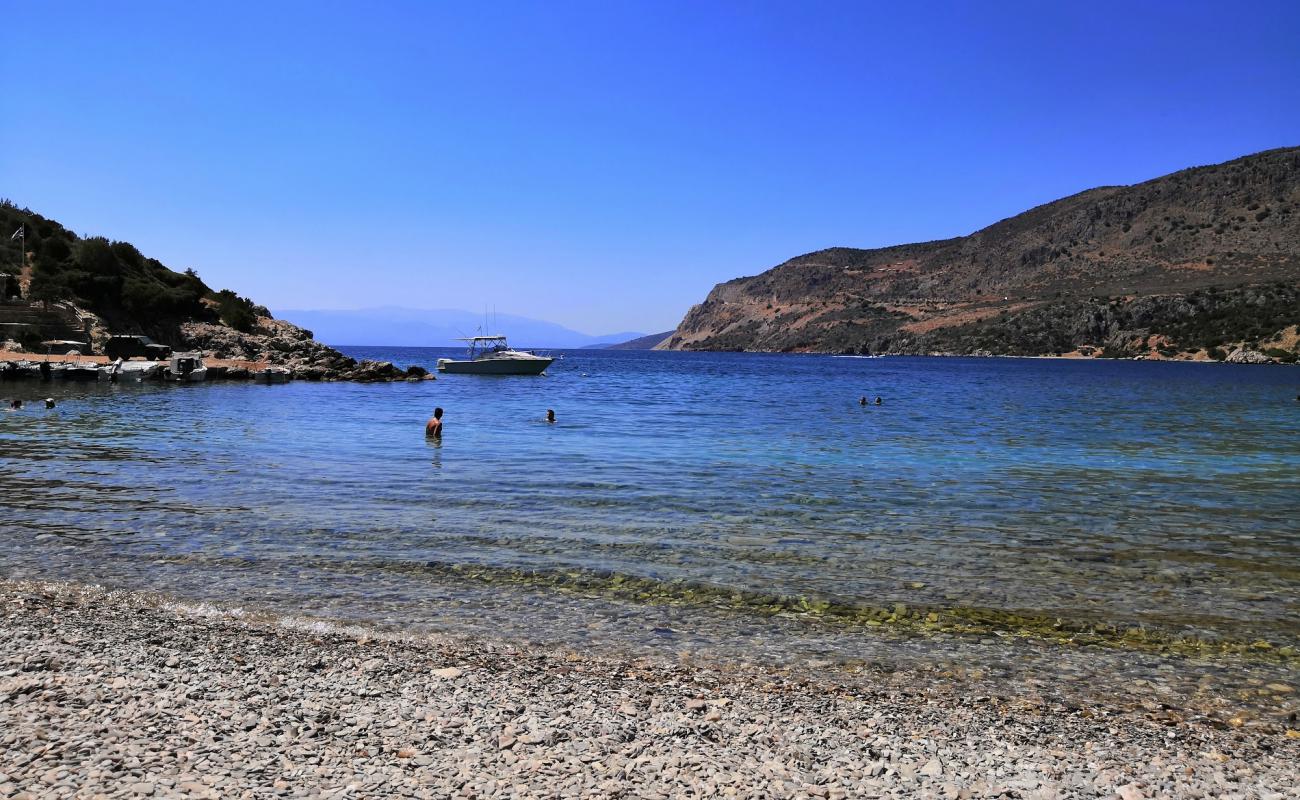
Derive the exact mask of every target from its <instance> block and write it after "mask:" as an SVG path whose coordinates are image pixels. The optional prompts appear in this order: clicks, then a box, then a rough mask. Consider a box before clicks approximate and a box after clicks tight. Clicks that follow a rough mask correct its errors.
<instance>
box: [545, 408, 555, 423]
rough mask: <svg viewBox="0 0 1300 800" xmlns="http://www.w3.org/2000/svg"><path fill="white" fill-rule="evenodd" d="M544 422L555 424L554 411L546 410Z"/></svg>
mask: <svg viewBox="0 0 1300 800" xmlns="http://www.w3.org/2000/svg"><path fill="white" fill-rule="evenodd" d="M546 421H547V422H555V409H553V408H548V409H546Z"/></svg>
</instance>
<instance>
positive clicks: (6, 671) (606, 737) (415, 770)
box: [0, 581, 1300, 800]
mask: <svg viewBox="0 0 1300 800" xmlns="http://www.w3.org/2000/svg"><path fill="white" fill-rule="evenodd" d="M97 592H98V593H97ZM33 653H37V654H40V658H41V661H42V663H45V664H49V663H55V662H57V663H58V664H59V669H58V670H57V671H51V670H48V669H45V670H40V671H35V670H25V669H24V668H23V667H24V665H26V664H27V663H29V661H30V660H31V658H32V656H31V654H33ZM177 653H180V654H183V659H182V656H178V655H177ZM182 660H183V662H184V665H185V667H184V669H183V670H180V671H178V670H177V669H176V667H178V666H180V664H181V662H182ZM447 664H457V665H459V666H446V665H447ZM1278 687H1287V684H1282V683H1277V684H1270V685H1268V686H1263V687H1261V688H1265V689H1267V690H1269V691H1271V692H1275V693H1279V692H1281V691H1282V689H1280V688H1278ZM722 693H725V694H726V695H727V697H726V698H724V699H707V700H706V699H703V698H714V697H717V696H718V695H719V694H722ZM1154 708H1155V710H1156V711H1159V706H1158V704H1156V705H1154ZM724 709H725V713H724V711H723V710H724ZM1077 711H1078V710H1075V711H1067V710H1065V709H1055V710H1054V709H1053V706H1052V704H1051V703H1042V704H1038V705H1035V706H1028V705H1023V706H1022V705H1014V706H1013V705H1011V704H1007V703H1004V702H1002V701H1001V700H999V699H997V698H994V697H990V696H988V695H982V696H979V697H974V696H972V697H965V696H962V695H960V694H959V693H956V692H954V691H952V690H951V689H950V688H949V687H948V686H947V685H946V684H945V683H944V682H943V681H934V682H933V683H921V682H918V683H917V684H916V685H915V686H911V687H907V688H906V691H900V690H898V688H897V687H894V688H886V689H882V690H880V691H870V690H866V689H853V690H851V691H845V689H844V687H843V686H839V685H835V684H832V683H826V684H821V683H818V682H817V681H816V680H806V679H801V680H793V679H789V678H788V677H787V676H782V675H780V674H774V673H770V672H763V671H762V670H758V669H757V668H755V669H754V670H752V671H747V670H746V669H736V670H727V669H723V668H722V667H717V666H711V667H710V666H698V665H686V664H680V663H675V662H667V663H649V662H645V661H636V662H623V661H619V660H616V659H602V658H599V657H595V656H581V655H575V654H557V653H551V652H547V651H545V650H535V651H534V650H530V649H528V648H526V647H523V646H521V645H511V646H509V647H506V646H503V645H501V644H500V643H495V642H485V641H475V640H457V641H455V642H443V641H431V640H422V641H413V640H406V639H401V638H395V637H386V636H384V635H380V634H378V633H374V632H370V633H365V634H360V633H356V632H354V633H352V634H350V635H343V634H328V633H325V634H322V633H320V632H312V633H305V632H300V631H297V630H291V629H288V628H282V627H276V626H274V625H273V624H270V623H257V622H254V621H250V620H247V619H244V620H240V619H235V618H232V617H226V616H221V615H212V614H209V615H205V616H197V615H195V616H187V615H184V614H182V613H179V612H176V611H169V610H166V609H163V608H159V607H157V606H156V605H153V604H151V602H150V601H149V600H148V599H147V598H143V597H138V596H135V595H131V594H128V593H107V592H104V590H94V591H92V590H87V589H86V588H84V587H70V586H63V585H56V584H21V585H18V584H12V583H5V582H3V581H0V768H2V769H3V772H0V797H3V798H7V799H8V800H12V798H19V797H46V796H49V797H96V796H103V797H108V798H114V797H130V796H137V797H203V798H227V797H230V798H239V797H264V796H271V795H278V796H291V797H318V796H319V797H373V796H393V797H434V798H444V797H466V798H469V797H473V798H479V799H482V800H486V798H491V797H521V798H524V797H556V798H586V797H610V796H622V797H637V798H642V797H644V798H678V797H738V798H740V797H744V798H750V797H755V798H762V797H813V798H827V799H828V800H831V799H833V800H848V798H858V797H948V798H959V799H961V798H976V797H994V796H1009V797H1021V798H1026V799H1028V798H1051V797H1110V798H1114V797H1118V798H1120V800H1138V798H1147V797H1161V798H1163V797H1189V798H1190V797H1201V798H1228V797H1239V798H1261V800H1264V799H1265V798H1268V799H1269V800H1271V799H1272V798H1279V800H1280V799H1281V798H1287V800H1290V798H1292V797H1294V796H1295V794H1294V788H1295V786H1296V767H1295V764H1296V763H1300V740H1298V739H1297V738H1291V736H1290V735H1289V733H1295V731H1294V730H1292V731H1290V732H1289V733H1288V732H1281V733H1268V732H1264V731H1262V730H1261V729H1260V728H1259V726H1257V725H1256V724H1255V723H1254V721H1253V720H1246V719H1241V720H1239V726H1238V727H1231V726H1229V727H1224V728H1219V727H1214V726H1212V725H1210V724H1208V723H1207V722H1204V721H1200V722H1198V721H1196V720H1195V719H1182V718H1176V719H1175V718H1168V717H1167V716H1166V717H1161V716H1159V715H1158V714H1154V713H1153V715H1152V716H1150V717H1148V716H1147V714H1148V711H1147V710H1137V711H1134V712H1132V713H1125V712H1107V713H1105V714H1098V715H1096V716H1095V717H1093V716H1092V715H1090V714H1085V713H1077ZM1085 711H1086V710H1085Z"/></svg>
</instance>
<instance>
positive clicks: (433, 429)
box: [424, 406, 442, 439]
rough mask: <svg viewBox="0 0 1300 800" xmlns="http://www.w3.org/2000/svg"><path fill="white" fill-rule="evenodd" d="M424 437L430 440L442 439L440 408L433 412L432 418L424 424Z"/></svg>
mask: <svg viewBox="0 0 1300 800" xmlns="http://www.w3.org/2000/svg"><path fill="white" fill-rule="evenodd" d="M424 435H425V436H427V437H429V438H430V439H441V438H442V407H441V406H439V407H438V408H435V409H434V410H433V417H432V418H431V419H430V420H429V421H428V422H426V423H425V424H424Z"/></svg>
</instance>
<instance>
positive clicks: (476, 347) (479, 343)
mask: <svg viewBox="0 0 1300 800" xmlns="http://www.w3.org/2000/svg"><path fill="white" fill-rule="evenodd" d="M457 341H461V342H466V343H468V344H469V357H470V358H475V357H478V356H484V355H488V354H489V353H503V352H505V351H506V350H509V349H510V346H509V345H507V344H506V337H504V336H467V337H465V338H464V339H458V340H457Z"/></svg>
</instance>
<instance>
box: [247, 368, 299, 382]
mask: <svg viewBox="0 0 1300 800" xmlns="http://www.w3.org/2000/svg"><path fill="white" fill-rule="evenodd" d="M292 377H293V373H292V372H290V371H289V370H288V369H287V368H285V367H267V368H266V369H259V370H258V371H256V372H254V373H253V381H254V382H256V383H288V382H289V379H290V378H292Z"/></svg>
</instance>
